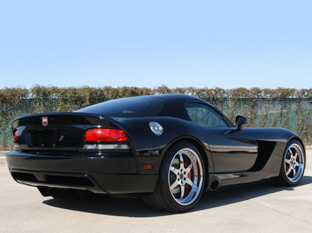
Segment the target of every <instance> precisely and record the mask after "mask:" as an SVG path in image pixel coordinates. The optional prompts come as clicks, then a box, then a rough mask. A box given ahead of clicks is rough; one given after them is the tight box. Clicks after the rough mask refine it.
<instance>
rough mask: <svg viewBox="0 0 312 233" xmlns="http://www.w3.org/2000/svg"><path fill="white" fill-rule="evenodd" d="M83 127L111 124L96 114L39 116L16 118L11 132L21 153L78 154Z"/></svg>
mask: <svg viewBox="0 0 312 233" xmlns="http://www.w3.org/2000/svg"><path fill="white" fill-rule="evenodd" d="M85 125H101V126H108V127H110V126H111V123H110V122H109V121H108V120H105V119H103V118H102V117H100V116H99V115H95V114H86V113H42V114H33V115H26V116H22V117H19V118H17V119H15V121H14V122H13V132H14V134H15V135H16V138H18V139H17V142H15V143H17V144H18V145H19V148H20V149H21V150H34V151H49V150H51V151H56V150H61V151H78V150H79V148H80V147H81V145H82V144H83V140H84V133H85ZM16 130H17V133H16Z"/></svg>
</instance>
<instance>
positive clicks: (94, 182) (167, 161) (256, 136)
mask: <svg viewBox="0 0 312 233" xmlns="http://www.w3.org/2000/svg"><path fill="white" fill-rule="evenodd" d="M246 123H247V118H246V117H244V116H240V115H239V116H237V117H236V120H235V125H234V124H233V123H232V122H231V121H230V120H229V119H228V118H227V117H226V116H225V115H224V114H222V113H221V112H220V111H219V110H218V109H216V108H215V107H213V106H212V105H211V104H209V103H207V102H206V101H204V100H202V99H199V98H196V97H192V96H189V95H175V94H174V95H154V96H138V97H129V98H121V99H116V100H111V101H106V102H103V103H99V104H96V105H92V106H89V107H86V108H82V109H80V110H78V111H75V112H71V113H59V112H57V113H40V114H32V115H25V116H21V117H18V118H16V119H15V120H14V122H13V125H12V130H13V136H14V150H13V151H11V152H9V153H8V154H7V156H6V158H7V163H8V167H9V171H10V173H11V175H12V177H13V179H14V180H15V181H17V182H18V183H21V184H25V185H30V186H34V187H37V188H38V190H39V191H40V193H41V194H42V195H43V196H52V197H53V198H60V197H61V198H62V197H71V198H74V197H80V196H81V197H82V196H84V194H86V193H90V194H92V193H94V194H106V195H138V196H140V197H142V198H143V200H144V202H145V203H146V204H147V205H148V206H150V207H152V208H156V209H160V210H165V211H171V212H182V211H187V210H189V209H191V208H192V207H193V206H194V205H196V203H197V202H198V200H199V199H200V197H201V196H202V194H203V192H205V191H208V190H210V191H214V190H216V189H218V188H220V187H223V186H227V185H233V184H242V183H248V182H254V181H259V180H263V179H268V178H271V179H273V180H274V181H275V182H276V183H277V184H279V185H286V186H293V185H297V184H298V183H299V182H300V181H301V179H302V177H303V174H304V170H305V161H306V154H305V147H304V144H303V141H302V139H301V138H300V137H299V136H298V135H297V134H296V133H294V132H292V131H289V130H286V129H282V128H246V127H245V128H244V127H243V126H244V124H246Z"/></svg>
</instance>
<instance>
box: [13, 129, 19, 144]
mask: <svg viewBox="0 0 312 233" xmlns="http://www.w3.org/2000/svg"><path fill="white" fill-rule="evenodd" d="M17 140H18V130H16V131H15V133H14V142H17Z"/></svg>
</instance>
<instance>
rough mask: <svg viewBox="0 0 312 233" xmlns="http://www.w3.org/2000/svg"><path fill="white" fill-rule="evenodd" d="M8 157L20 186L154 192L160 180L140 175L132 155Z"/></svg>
mask: <svg viewBox="0 0 312 233" xmlns="http://www.w3.org/2000/svg"><path fill="white" fill-rule="evenodd" d="M6 158H7V163H8V167H9V170H10V173H11V175H12V177H13V178H14V179H15V180H16V181H17V182H18V183H21V184H26V185H30V186H35V187H50V188H64V189H77V190H89V191H91V192H94V193H103V194H133V193H151V192H153V190H154V188H155V185H156V182H157V178H158V176H157V175H143V174H138V173H137V167H136V162H135V159H134V158H133V156H131V155H129V156H127V155H123V156H114V157H105V156H101V157H86V156H83V155H74V156H55V155H42V154H41V155H36V154H29V153H23V152H19V151H12V152H9V153H8V154H7V156H6Z"/></svg>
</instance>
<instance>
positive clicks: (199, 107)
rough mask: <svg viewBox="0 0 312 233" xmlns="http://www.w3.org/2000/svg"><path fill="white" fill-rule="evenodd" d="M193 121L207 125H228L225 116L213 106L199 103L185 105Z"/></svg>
mask: <svg viewBox="0 0 312 233" xmlns="http://www.w3.org/2000/svg"><path fill="white" fill-rule="evenodd" d="M185 108H186V111H187V114H188V115H189V117H190V119H191V121H193V122H195V123H197V124H200V125H204V126H207V127H228V125H227V124H226V123H225V121H224V120H223V118H222V117H221V116H220V115H219V114H218V113H217V112H215V111H214V110H213V109H212V108H210V107H208V106H206V105H203V104H198V103H187V104H186V105H185Z"/></svg>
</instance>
